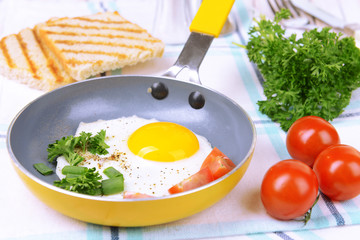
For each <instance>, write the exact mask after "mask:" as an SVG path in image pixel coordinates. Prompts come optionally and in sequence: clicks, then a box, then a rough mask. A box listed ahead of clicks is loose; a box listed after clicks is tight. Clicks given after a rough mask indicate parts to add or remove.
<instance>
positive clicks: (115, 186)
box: [101, 175, 124, 195]
mask: <svg viewBox="0 0 360 240" xmlns="http://www.w3.org/2000/svg"><path fill="white" fill-rule="evenodd" d="M101 187H102V192H103V194H104V195H111V194H115V193H120V192H122V191H124V177H123V176H122V175H121V176H118V177H114V178H109V179H106V180H103V181H102V182H101Z"/></svg>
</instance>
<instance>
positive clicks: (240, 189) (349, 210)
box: [0, 0, 360, 240]
mask: <svg viewBox="0 0 360 240" xmlns="http://www.w3.org/2000/svg"><path fill="white" fill-rule="evenodd" d="M148 9H153V3H152V2H151V1H145V0H136V1H70V0H66V1H65V0H63V1H55V0H48V1H42V0H32V1H25V0H19V1H11V0H2V1H0V18H1V19H0V20H1V23H0V24H1V25H0V34H1V37H2V36H5V35H7V34H10V33H15V32H17V31H19V30H20V29H21V28H24V27H28V26H29V27H31V26H32V25H33V24H35V23H37V22H40V21H45V20H47V19H48V18H49V17H53V16H81V15H86V14H91V13H95V12H99V11H107V10H110V11H113V10H117V11H119V12H120V13H121V14H123V15H124V16H125V17H127V18H128V19H129V20H133V21H135V22H138V23H139V24H140V25H141V26H144V27H147V28H151V21H150V20H149V19H151V18H152V16H151V15H149V14H148V15H146V14H139V13H138V11H140V12H141V13H146V12H149V11H148ZM15 12H16V13H17V15H16V18H15V17H14V15H13V14H14V13H15ZM231 16H232V17H233V18H234V20H235V22H236V24H237V27H238V31H236V32H234V33H232V34H229V35H226V36H224V37H221V38H219V39H216V40H215V41H214V43H213V45H212V47H211V49H210V50H209V52H208V54H207V56H206V57H205V59H204V61H203V63H202V66H201V68H200V77H201V79H202V82H203V84H204V85H205V86H208V87H210V88H213V89H216V90H217V91H219V92H221V93H223V94H225V95H227V96H229V97H230V98H232V99H233V100H235V101H236V102H238V103H239V104H240V105H241V106H242V107H243V108H244V109H245V110H246V111H247V112H248V113H249V115H250V116H251V118H252V119H253V121H254V123H255V126H256V131H257V135H258V136H257V145H256V149H255V153H254V156H253V159H252V162H251V164H250V167H249V169H248V171H247V172H246V174H245V176H244V178H243V179H242V180H241V181H240V183H239V184H238V185H237V186H236V187H235V188H234V190H233V191H232V192H231V193H230V194H228V195H227V196H226V197H225V198H224V199H223V200H221V201H220V202H218V203H217V204H215V205H214V206H212V207H210V208H209V209H207V210H205V211H203V212H201V213H199V214H196V215H194V216H191V217H188V218H186V219H182V220H179V221H177V222H172V223H167V224H163V225H158V226H151V227H136V228H118V227H106V226H99V225H94V224H90V223H84V222H81V221H78V220H74V219H70V218H68V217H66V216H63V215H61V214H60V213H57V212H55V211H54V210H52V209H50V208H49V207H47V206H46V205H44V204H43V203H41V202H40V201H39V200H38V199H36V198H35V197H34V196H33V195H32V194H31V193H30V192H29V191H28V190H27V189H26V187H25V186H24V185H23V184H22V182H21V181H20V179H19V178H18V176H17V175H16V173H15V171H14V170H13V167H12V166H11V163H10V162H11V161H10V159H9V156H8V154H7V150H6V143H5V140H6V131H7V127H8V125H9V123H10V120H11V119H12V118H13V117H14V116H15V114H16V113H17V112H18V111H19V110H20V109H21V108H22V107H24V106H25V105H26V104H27V103H29V102H30V101H31V100H33V99H35V98H36V97H38V96H41V95H42V94H43V93H42V92H40V91H37V90H33V89H29V88H27V87H26V86H21V85H19V84H17V83H13V82H11V81H9V80H8V79H4V78H0V79H1V81H2V84H3V89H4V91H3V92H2V93H1V109H0V113H1V115H0V161H1V162H2V163H3V165H2V167H1V168H2V169H5V171H3V172H5V173H4V176H3V177H2V179H7V180H6V181H4V180H2V181H0V189H2V193H1V194H0V213H1V214H0V216H1V217H0V229H1V230H0V239H39V240H42V239H52V240H56V239H69V240H71V239H76V240H78V239H89V240H92V239H94V240H95V239H109V240H110V239H111V240H115V239H205V238H211V239H329V237H336V236H338V237H345V236H347V235H344V234H346V233H347V234H353V233H354V232H356V233H359V229H360V226H359V225H358V226H355V227H351V226H354V225H357V224H360V196H358V197H357V198H354V199H352V200H348V201H344V202H333V201H331V200H330V199H328V198H327V197H326V196H325V195H320V200H319V202H318V204H317V205H316V206H315V207H314V209H313V214H312V219H311V220H310V221H309V222H308V224H307V225H305V226H304V224H303V223H301V222H296V221H278V220H275V219H273V218H271V217H269V216H268V215H267V214H266V212H265V210H264V208H263V206H262V204H261V201H260V195H259V193H260V184H261V181H262V177H263V176H264V174H265V172H266V171H267V169H269V167H270V166H272V165H273V164H275V163H276V162H278V161H279V160H283V159H287V158H290V156H289V154H288V153H287V150H286V147H285V133H284V132H283V131H282V130H281V129H280V128H279V126H278V124H276V123H273V122H272V121H271V120H270V119H269V118H268V117H267V116H265V115H263V114H261V113H260V112H259V111H258V107H257V104H256V102H257V101H259V100H261V99H264V95H263V88H262V82H263V80H262V78H261V76H260V75H259V73H258V70H257V68H256V66H255V65H253V64H252V63H251V62H249V60H248V58H247V55H246V52H245V50H243V49H241V48H239V47H236V46H235V45H234V44H233V42H237V43H242V44H244V43H246V41H247V38H248V37H247V31H248V28H249V26H250V25H251V24H252V17H253V16H254V10H253V9H251V6H249V4H248V3H247V2H245V1H239V0H238V1H236V2H235V5H234V7H233V10H232V15H231ZM181 49H182V46H179V45H178V46H170V45H169V46H166V50H165V53H164V56H163V58H161V59H157V60H154V61H151V62H147V63H143V64H139V65H137V66H132V67H126V68H123V69H121V70H118V71H116V72H115V73H116V74H119V73H121V74H145V75H147V74H151V75H160V74H161V73H163V72H164V71H165V70H166V69H167V68H168V67H170V66H171V65H172V64H173V63H174V61H175V60H176V58H177V56H178V55H179V53H180V51H181ZM359 122H360V89H358V90H356V91H355V92H354V94H353V97H352V100H351V103H350V105H349V106H348V107H347V108H346V110H345V112H344V113H343V114H342V115H341V116H340V117H338V118H337V119H335V120H334V121H333V122H332V124H333V125H334V126H335V127H336V129H337V130H338V132H339V134H340V137H341V140H342V142H343V143H345V144H349V145H352V146H354V147H355V148H357V149H360V141H358V135H359V133H360V125H359ZM4 193H6V194H4ZM339 226H349V228H346V230H345V231H340V228H337V227H339ZM350 227H351V228H350ZM341 229H343V228H341ZM348 236H353V235H348ZM357 236H358V235H357Z"/></svg>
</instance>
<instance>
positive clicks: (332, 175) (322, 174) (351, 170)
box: [314, 144, 360, 201]
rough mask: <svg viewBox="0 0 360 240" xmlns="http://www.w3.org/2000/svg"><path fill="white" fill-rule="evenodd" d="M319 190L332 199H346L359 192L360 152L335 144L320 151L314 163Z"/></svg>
mask: <svg viewBox="0 0 360 240" xmlns="http://www.w3.org/2000/svg"><path fill="white" fill-rule="evenodd" d="M314 171H315V173H316V175H317V177H318V179H319V185H320V190H321V191H322V192H323V193H324V194H325V195H326V196H328V197H329V198H330V199H332V200H338V201H342V200H348V199H351V198H354V197H356V196H357V195H359V194H360V152H359V151H357V150H356V149H355V148H353V147H351V146H348V145H344V144H336V145H333V146H330V147H328V148H327V149H325V150H324V151H322V152H321V153H320V154H319V156H318V157H317V158H316V160H315V163H314Z"/></svg>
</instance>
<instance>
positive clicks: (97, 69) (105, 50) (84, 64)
mask: <svg viewBox="0 0 360 240" xmlns="http://www.w3.org/2000/svg"><path fill="white" fill-rule="evenodd" d="M35 31H36V33H37V35H38V36H39V39H40V40H41V42H42V44H43V45H46V46H48V47H49V49H50V51H51V52H52V53H53V54H54V55H55V56H56V58H57V59H58V60H59V61H60V62H61V64H62V66H63V67H64V68H65V70H66V71H67V72H68V74H69V75H70V76H71V77H72V78H73V79H75V80H77V81H80V80H83V79H86V78H88V77H90V76H94V75H96V74H99V73H102V72H105V71H109V70H114V69H117V68H122V67H124V66H126V65H133V64H136V63H139V62H143V61H146V60H149V59H152V58H155V57H161V56H162V54H163V51H164V43H163V42H162V41H161V40H159V39H156V38H154V37H152V36H151V35H150V34H149V33H148V32H147V31H146V30H145V29H143V28H141V27H139V26H138V25H136V24H134V23H131V22H129V21H127V20H126V19H124V18H123V17H122V16H121V15H119V13H117V12H105V13H98V14H94V15H90V16H85V17H75V18H53V19H50V20H49V21H47V22H46V23H42V24H38V25H36V26H35Z"/></svg>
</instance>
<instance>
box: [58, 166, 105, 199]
mask: <svg viewBox="0 0 360 240" xmlns="http://www.w3.org/2000/svg"><path fill="white" fill-rule="evenodd" d="M77 168H80V167H77ZM82 169H84V171H83V172H82V173H79V174H67V175H66V177H65V178H63V179H61V180H57V181H54V185H55V186H57V187H60V188H62V189H65V190H69V191H72V192H77V193H83V194H88V195H93V196H94V195H102V189H101V182H100V180H101V179H102V177H101V175H100V174H99V172H97V171H96V168H86V167H82Z"/></svg>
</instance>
